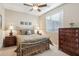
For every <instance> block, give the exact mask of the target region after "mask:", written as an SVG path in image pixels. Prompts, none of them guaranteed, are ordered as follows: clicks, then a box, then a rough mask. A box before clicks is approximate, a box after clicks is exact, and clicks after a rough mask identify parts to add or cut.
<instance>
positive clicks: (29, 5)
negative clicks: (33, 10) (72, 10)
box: [24, 3, 32, 7]
mask: <svg viewBox="0 0 79 59" xmlns="http://www.w3.org/2000/svg"><path fill="white" fill-rule="evenodd" d="M24 5H25V6H30V7H32V5H29V4H26V3H24Z"/></svg>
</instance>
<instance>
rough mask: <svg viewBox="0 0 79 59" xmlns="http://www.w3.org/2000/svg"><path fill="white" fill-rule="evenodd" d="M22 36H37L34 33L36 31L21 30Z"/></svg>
mask: <svg viewBox="0 0 79 59" xmlns="http://www.w3.org/2000/svg"><path fill="white" fill-rule="evenodd" d="M20 34H21V35H31V34H35V33H34V30H30V29H23V30H20Z"/></svg>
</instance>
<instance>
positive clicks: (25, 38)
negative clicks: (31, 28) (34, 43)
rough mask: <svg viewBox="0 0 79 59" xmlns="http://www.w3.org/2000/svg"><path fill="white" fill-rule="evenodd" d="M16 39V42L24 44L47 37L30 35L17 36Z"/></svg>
mask: <svg viewBox="0 0 79 59" xmlns="http://www.w3.org/2000/svg"><path fill="white" fill-rule="evenodd" d="M17 38H18V42H24V41H30V40H37V39H42V38H49V37H48V36H46V35H37V34H32V35H17Z"/></svg>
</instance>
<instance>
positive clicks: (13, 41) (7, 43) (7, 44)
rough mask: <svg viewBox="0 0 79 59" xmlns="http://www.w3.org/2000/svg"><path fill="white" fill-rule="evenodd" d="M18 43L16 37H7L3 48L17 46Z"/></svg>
mask: <svg viewBox="0 0 79 59" xmlns="http://www.w3.org/2000/svg"><path fill="white" fill-rule="evenodd" d="M16 43H17V38H16V36H6V37H5V39H4V41H3V46H4V47H10V46H15V45H16Z"/></svg>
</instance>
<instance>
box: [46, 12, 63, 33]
mask: <svg viewBox="0 0 79 59" xmlns="http://www.w3.org/2000/svg"><path fill="white" fill-rule="evenodd" d="M62 25H63V11H61V12H58V13H56V14H53V15H49V16H46V31H47V32H57V31H58V28H60V27H62Z"/></svg>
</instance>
